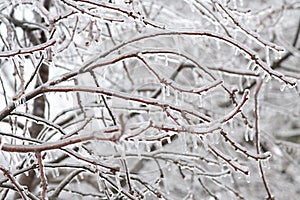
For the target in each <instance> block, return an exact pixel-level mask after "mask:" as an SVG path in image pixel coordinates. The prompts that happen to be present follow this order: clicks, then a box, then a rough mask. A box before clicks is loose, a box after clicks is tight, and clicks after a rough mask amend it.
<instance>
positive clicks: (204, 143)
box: [202, 135, 209, 151]
mask: <svg viewBox="0 0 300 200" xmlns="http://www.w3.org/2000/svg"><path fill="white" fill-rule="evenodd" d="M202 143H203V146H204V149H205V150H206V151H207V150H208V143H209V141H208V139H207V135H203V139H202Z"/></svg>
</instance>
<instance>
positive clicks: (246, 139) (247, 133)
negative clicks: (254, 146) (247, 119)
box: [244, 126, 249, 142]
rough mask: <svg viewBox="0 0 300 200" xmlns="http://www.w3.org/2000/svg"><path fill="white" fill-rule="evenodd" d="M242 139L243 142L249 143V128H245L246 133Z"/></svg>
mask: <svg viewBox="0 0 300 200" xmlns="http://www.w3.org/2000/svg"><path fill="white" fill-rule="evenodd" d="M244 137H245V141H246V142H248V141H249V127H248V126H247V128H246V131H245V133H244Z"/></svg>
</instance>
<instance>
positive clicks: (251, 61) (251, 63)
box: [247, 60, 254, 71]
mask: <svg viewBox="0 0 300 200" xmlns="http://www.w3.org/2000/svg"><path fill="white" fill-rule="evenodd" d="M253 64H254V62H253V60H249V62H248V65H247V69H250V70H252V68H253ZM252 71H253V70H252Z"/></svg>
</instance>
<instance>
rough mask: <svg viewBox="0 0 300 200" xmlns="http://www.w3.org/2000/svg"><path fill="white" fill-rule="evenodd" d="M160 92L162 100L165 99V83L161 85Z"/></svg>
mask: <svg viewBox="0 0 300 200" xmlns="http://www.w3.org/2000/svg"><path fill="white" fill-rule="evenodd" d="M161 93H162V100H163V101H166V85H165V84H163V85H162V88H161Z"/></svg>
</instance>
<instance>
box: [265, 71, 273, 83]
mask: <svg viewBox="0 0 300 200" xmlns="http://www.w3.org/2000/svg"><path fill="white" fill-rule="evenodd" d="M271 79H272V77H271V76H270V74H268V73H267V72H265V75H264V80H265V82H266V83H268V82H269V81H270V80H271Z"/></svg>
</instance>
